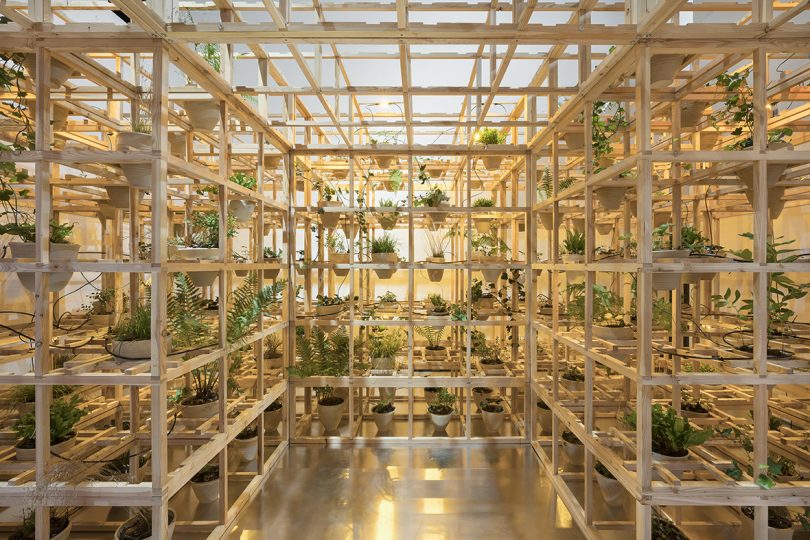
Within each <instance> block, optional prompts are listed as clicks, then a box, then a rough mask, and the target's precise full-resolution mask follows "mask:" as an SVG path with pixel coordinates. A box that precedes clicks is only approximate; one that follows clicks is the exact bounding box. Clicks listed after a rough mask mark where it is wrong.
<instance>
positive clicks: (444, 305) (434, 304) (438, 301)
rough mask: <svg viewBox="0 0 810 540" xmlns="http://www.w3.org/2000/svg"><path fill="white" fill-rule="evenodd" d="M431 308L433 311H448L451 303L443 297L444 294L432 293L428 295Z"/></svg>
mask: <svg viewBox="0 0 810 540" xmlns="http://www.w3.org/2000/svg"><path fill="white" fill-rule="evenodd" d="M428 302H429V309H430V311H431V312H433V313H448V312H449V310H450V304H449V303H448V302H447V300H445V299H444V298H442V295H440V294H437V293H430V294H429V295H428Z"/></svg>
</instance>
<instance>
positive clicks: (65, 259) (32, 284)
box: [9, 242, 79, 292]
mask: <svg viewBox="0 0 810 540" xmlns="http://www.w3.org/2000/svg"><path fill="white" fill-rule="evenodd" d="M9 247H10V248H11V256H12V258H14V259H15V262H23V261H16V259H30V260H31V261H33V260H35V259H36V257H37V246H36V244H35V243H33V242H10V243H9ZM49 255H50V261H51V263H71V262H74V261H75V260H76V258H77V257H78V256H79V244H54V243H51V244H50V248H49ZM17 277H18V278H19V280H20V283H22V285H23V287H25V288H26V289H28V290H29V291H31V292H36V274H35V273H34V272H17ZM48 277H49V278H50V281H49V282H48V290H49V291H50V292H56V291H61V290H62V289H64V288H65V287H66V286H67V284H68V283H69V282H70V278H71V277H73V272H50V273H49V274H48Z"/></svg>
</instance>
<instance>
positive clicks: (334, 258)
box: [329, 251, 349, 277]
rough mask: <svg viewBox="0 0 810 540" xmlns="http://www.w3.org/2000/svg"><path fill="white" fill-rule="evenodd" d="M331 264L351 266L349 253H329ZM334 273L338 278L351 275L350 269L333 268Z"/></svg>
mask: <svg viewBox="0 0 810 540" xmlns="http://www.w3.org/2000/svg"><path fill="white" fill-rule="evenodd" d="M329 262H332V263H335V264H349V254H348V253H337V252H334V251H330V252H329ZM332 272H334V273H335V275H336V276H338V277H344V276H347V275H349V269H348V268H334V267H333V268H332Z"/></svg>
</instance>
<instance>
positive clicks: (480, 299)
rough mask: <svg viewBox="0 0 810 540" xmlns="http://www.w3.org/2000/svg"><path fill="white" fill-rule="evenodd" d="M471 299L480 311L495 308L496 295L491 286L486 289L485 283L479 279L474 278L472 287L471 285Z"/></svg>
mask: <svg viewBox="0 0 810 540" xmlns="http://www.w3.org/2000/svg"><path fill="white" fill-rule="evenodd" d="M470 300H471V301H472V303H473V306H474V307H475V309H477V310H479V311H481V310H487V311H489V310H492V309H494V308H495V295H494V294H492V290H491V288H490V287H489V286H487V287H486V289H485V288H484V283H483V282H482V281H481V280H479V279H475V278H473V281H472V287H470Z"/></svg>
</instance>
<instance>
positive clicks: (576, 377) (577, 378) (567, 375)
mask: <svg viewBox="0 0 810 540" xmlns="http://www.w3.org/2000/svg"><path fill="white" fill-rule="evenodd" d="M560 377H562V378H563V379H565V380H566V381H572V382H585V373H584V372H583V371H582V370H581V369H580V368H579V367H577V366H575V365H573V364H569V365H568V366H566V368H565V371H563V373H562V375H560Z"/></svg>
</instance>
